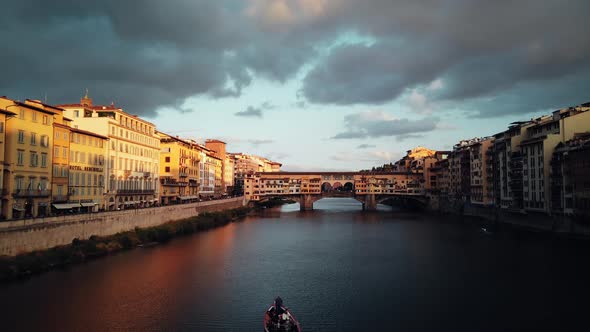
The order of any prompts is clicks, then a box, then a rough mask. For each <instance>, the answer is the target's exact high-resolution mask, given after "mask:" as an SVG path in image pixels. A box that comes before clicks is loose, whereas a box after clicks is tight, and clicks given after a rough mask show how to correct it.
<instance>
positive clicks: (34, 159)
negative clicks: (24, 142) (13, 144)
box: [31, 152, 39, 167]
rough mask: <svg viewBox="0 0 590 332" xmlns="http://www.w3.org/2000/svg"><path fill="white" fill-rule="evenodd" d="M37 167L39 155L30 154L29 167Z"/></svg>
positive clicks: (35, 153)
mask: <svg viewBox="0 0 590 332" xmlns="http://www.w3.org/2000/svg"><path fill="white" fill-rule="evenodd" d="M37 166H39V155H38V154H37V152H31V167H37Z"/></svg>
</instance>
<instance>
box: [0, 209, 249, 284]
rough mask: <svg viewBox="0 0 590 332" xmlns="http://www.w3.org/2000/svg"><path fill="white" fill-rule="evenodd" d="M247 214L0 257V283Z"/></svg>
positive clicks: (210, 215)
mask: <svg viewBox="0 0 590 332" xmlns="http://www.w3.org/2000/svg"><path fill="white" fill-rule="evenodd" d="M249 211H250V209H249V208H247V207H240V208H236V209H232V210H227V211H219V212H205V213H201V214H199V215H198V216H195V217H192V218H188V219H183V220H177V221H170V222H167V223H165V224H162V225H159V226H154V227H147V228H140V227H136V228H135V229H134V230H132V231H126V232H120V233H117V234H114V235H110V236H95V235H93V236H91V237H90V238H89V239H87V240H80V239H78V238H75V239H74V240H73V241H72V242H71V244H68V245H62V246H57V247H54V248H51V249H47V250H41V251H35V252H31V253H27V254H22V255H17V256H14V257H6V256H4V257H0V282H6V281H11V280H18V279H23V278H27V277H30V276H32V275H36V274H39V273H42V272H46V271H49V270H52V269H56V268H64V267H67V266H70V265H73V264H80V263H83V262H86V261H88V260H92V259H96V258H99V257H104V256H107V255H112V254H115V253H117V252H120V251H124V250H131V249H134V248H137V247H142V246H152V245H157V244H160V243H165V242H168V241H169V240H171V239H172V238H174V237H176V236H181V235H188V234H193V233H196V232H201V231H205V230H208V229H211V228H215V227H220V226H224V225H227V224H228V223H230V222H233V221H237V220H240V219H241V218H243V217H245V216H246V215H247V214H248V212H249Z"/></svg>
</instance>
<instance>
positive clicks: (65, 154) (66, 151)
mask: <svg viewBox="0 0 590 332" xmlns="http://www.w3.org/2000/svg"><path fill="white" fill-rule="evenodd" d="M61 152H62V156H63V157H64V158H67V157H68V148H62V151H61Z"/></svg>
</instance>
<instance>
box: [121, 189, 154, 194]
mask: <svg viewBox="0 0 590 332" xmlns="http://www.w3.org/2000/svg"><path fill="white" fill-rule="evenodd" d="M154 193H155V190H154V189H117V194H145V195H153V194H154Z"/></svg>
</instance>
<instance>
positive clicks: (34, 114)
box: [32, 112, 37, 122]
mask: <svg viewBox="0 0 590 332" xmlns="http://www.w3.org/2000/svg"><path fill="white" fill-rule="evenodd" d="M32 115H33V122H37V112H33V114H32Z"/></svg>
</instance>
